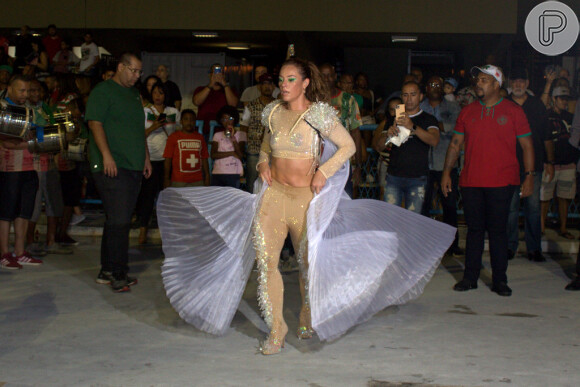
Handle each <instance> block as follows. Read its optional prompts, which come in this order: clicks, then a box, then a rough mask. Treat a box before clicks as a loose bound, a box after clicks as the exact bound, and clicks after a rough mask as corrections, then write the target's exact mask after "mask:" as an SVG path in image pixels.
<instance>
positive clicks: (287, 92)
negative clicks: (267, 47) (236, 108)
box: [253, 58, 355, 355]
mask: <svg viewBox="0 0 580 387" xmlns="http://www.w3.org/2000/svg"><path fill="white" fill-rule="evenodd" d="M278 86H279V87H280V97H281V101H275V102H272V103H271V104H270V105H268V106H267V107H266V108H265V109H264V113H263V123H264V126H266V127H267V128H268V130H267V132H266V133H265V135H264V140H263V142H262V148H261V150H260V159H259V161H258V165H257V170H258V172H259V175H260V177H261V179H262V181H263V182H265V183H266V184H268V188H267V189H266V191H265V193H264V196H263V198H262V201H261V203H260V206H259V210H258V214H257V215H256V218H255V219H254V226H253V231H254V249H255V250H256V261H257V265H258V271H259V277H258V282H259V286H258V301H259V304H260V308H261V309H262V313H263V315H264V319H265V320H266V323H267V324H268V327H269V328H270V334H269V336H268V338H267V340H266V341H265V342H264V343H263V344H262V346H261V351H262V353H263V354H265V355H269V354H273V353H277V352H280V349H281V347H283V346H284V338H285V336H286V333H287V332H288V327H287V325H286V323H285V322H284V317H283V315H282V304H283V299H284V284H283V281H282V276H281V275H280V272H279V270H278V260H279V257H280V252H281V250H282V247H283V244H284V240H285V238H286V236H287V234H288V233H290V237H291V239H292V243H293V244H294V250H295V251H296V252H297V254H298V256H297V259H298V263H299V266H300V276H299V279H300V290H301V296H302V308H301V310H300V327H299V328H298V332H297V335H298V338H300V339H309V338H311V337H312V334H313V330H312V325H311V319H310V307H309V303H308V295H307V289H308V286H307V282H308V278H307V272H308V259H307V251H306V250H307V249H306V243H305V238H306V232H305V231H306V214H307V210H308V205H309V203H310V201H311V200H312V198H313V196H314V194H318V193H320V191H321V189H322V188H323V187H324V185H325V183H326V180H327V178H329V177H330V176H332V175H333V174H334V173H335V172H336V171H337V170H338V169H339V168H340V167H341V166H342V165H344V163H345V162H346V161H347V160H348V159H349V158H350V156H352V155H353V154H354V152H355V145H354V142H353V140H352V138H351V136H350V135H349V133H348V132H347V131H346V129H345V128H344V127H343V126H342V125H341V124H340V123H339V121H338V120H336V114H334V110H333V108H332V107H331V106H329V105H327V104H320V102H322V101H326V100H327V99H328V90H327V89H326V86H325V83H324V82H323V81H322V79H321V76H320V73H319V71H318V69H317V67H316V66H315V65H314V64H313V63H311V62H305V61H302V60H300V59H295V58H292V59H289V60H288V61H286V62H284V64H283V65H282V68H281V69H280V78H279V85H278ZM317 102H318V104H317V105H318V106H316V107H317V109H316V111H317V112H319V113H318V115H319V116H318V117H314V116H313V110H311V107H312V106H313V105H314V104H316V103H317ZM321 114H322V115H325V114H326V115H327V116H326V117H325V116H320V115H321ZM311 116H313V117H311ZM311 121H316V122H315V123H313V122H311ZM321 124H322V125H321ZM317 126H318V127H317ZM319 136H322V137H323V138H325V139H328V140H330V141H332V142H333V143H334V144H335V145H336V146H337V148H338V149H337V151H336V153H335V154H334V155H333V156H332V157H331V158H330V159H329V160H327V161H326V162H325V163H324V164H322V165H320V166H318V162H319V157H320V141H321V138H320V137H319Z"/></svg>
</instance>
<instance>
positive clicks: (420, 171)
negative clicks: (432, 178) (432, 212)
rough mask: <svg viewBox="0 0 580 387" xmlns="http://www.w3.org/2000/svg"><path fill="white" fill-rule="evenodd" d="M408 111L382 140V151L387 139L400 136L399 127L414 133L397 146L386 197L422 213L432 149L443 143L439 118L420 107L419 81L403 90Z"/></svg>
mask: <svg viewBox="0 0 580 387" xmlns="http://www.w3.org/2000/svg"><path fill="white" fill-rule="evenodd" d="M401 97H402V100H403V103H404V104H405V106H404V107H405V110H404V111H402V112H401V113H400V114H399V113H397V117H396V118H395V122H394V123H393V126H391V127H390V128H389V129H388V130H387V132H386V133H384V134H383V136H382V139H381V140H380V141H381V142H380V143H381V144H384V145H383V146H382V149H378V150H379V151H382V150H383V149H384V147H385V146H386V140H387V138H389V137H394V136H397V135H398V134H399V131H400V129H399V127H404V128H407V129H409V130H410V132H411V133H410V134H409V138H408V139H407V140H406V141H405V142H404V143H402V144H401V145H400V146H393V148H392V149H391V159H390V162H389V168H388V170H387V184H386V186H385V198H386V201H387V203H391V204H395V205H397V206H401V205H402V203H403V201H404V202H405V208H406V209H408V210H409V211H413V212H416V213H417V214H420V213H421V208H422V206H423V200H424V199H425V186H426V185H427V178H428V176H429V149H430V148H431V147H434V146H437V144H438V143H439V126H438V124H437V119H436V118H435V117H433V116H432V115H431V114H428V113H425V112H424V111H423V110H421V108H420V105H419V104H420V103H421V100H422V99H423V93H421V88H420V86H419V84H418V83H417V82H415V81H407V82H405V83H404V84H403V87H402V89H401Z"/></svg>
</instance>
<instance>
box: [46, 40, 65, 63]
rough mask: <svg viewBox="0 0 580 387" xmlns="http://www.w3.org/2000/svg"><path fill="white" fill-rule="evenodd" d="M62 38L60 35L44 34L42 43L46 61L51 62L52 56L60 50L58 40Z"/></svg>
mask: <svg viewBox="0 0 580 387" xmlns="http://www.w3.org/2000/svg"><path fill="white" fill-rule="evenodd" d="M61 41H62V39H61V38H60V36H58V35H57V36H54V37H52V36H45V37H44V38H43V39H42V44H44V48H46V55H47V56H48V61H49V62H50V63H52V58H54V56H55V55H56V53H57V52H59V51H60V42H61Z"/></svg>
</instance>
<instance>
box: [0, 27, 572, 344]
mask: <svg viewBox="0 0 580 387" xmlns="http://www.w3.org/2000/svg"><path fill="white" fill-rule="evenodd" d="M83 39H84V43H83V45H82V47H81V52H82V57H81V58H77V57H76V56H75V55H74V53H72V51H71V50H70V47H71V45H70V42H69V41H68V40H66V39H61V38H60V37H59V35H58V34H57V29H56V27H55V26H54V25H51V26H49V27H48V29H47V34H46V36H45V37H44V38H42V39H40V38H36V37H33V36H31V34H30V32H29V28H28V27H27V26H24V27H23V28H22V31H21V34H20V35H19V36H18V38H17V39H16V41H15V46H16V56H15V57H14V58H12V57H10V56H8V55H7V47H8V46H7V44H8V43H6V42H7V41H6V39H0V98H1V100H2V104H5V105H16V106H22V107H28V108H30V109H32V110H33V111H34V124H35V125H38V126H42V127H44V126H47V125H54V124H55V123H56V121H55V114H58V113H62V112H67V113H69V114H70V115H71V117H73V119H74V120H75V122H76V127H77V133H76V135H78V136H79V137H81V138H85V139H87V140H88V160H86V161H84V162H75V161H71V160H68V159H67V158H66V157H64V155H63V154H62V153H61V154H48V153H40V154H36V153H31V152H30V151H29V150H28V143H27V142H26V141H25V140H19V139H14V138H12V139H10V138H6V137H2V139H1V147H0V199H1V200H0V248H1V253H2V256H1V261H0V262H1V265H2V267H3V268H5V269H21V268H22V265H40V264H42V262H43V261H42V259H41V257H42V256H44V255H46V254H72V253H73V250H72V248H71V246H74V245H76V244H77V241H75V240H74V239H73V238H72V237H71V236H70V235H69V234H68V229H69V226H70V225H73V224H76V223H79V222H81V221H82V220H83V215H82V209H81V207H80V201H81V198H82V196H83V192H85V195H86V192H87V191H90V190H91V189H93V190H95V189H96V192H97V193H98V195H99V197H100V199H101V201H102V205H103V209H104V211H105V214H106V222H105V226H104V231H103V237H102V244H101V270H100V272H99V273H98V275H97V279H96V281H97V282H98V283H100V284H108V285H110V286H111V288H112V289H113V290H114V291H115V292H126V291H129V290H130V287H131V286H133V285H135V284H137V279H136V278H133V277H130V276H129V275H128V273H129V262H128V246H129V232H130V228H131V226H132V223H133V222H136V223H137V224H138V226H139V228H140V234H139V240H138V243H139V244H145V243H147V240H148V229H149V225H150V224H151V219H152V217H153V216H154V213H155V211H154V209H155V203H156V201H157V198H158V196H159V194H160V192H161V191H163V190H164V189H165V188H168V187H173V188H177V189H179V188H186V187H200V186H215V187H232V188H236V189H240V188H241V187H242V183H243V182H245V189H246V190H247V191H248V192H249V193H254V194H260V191H259V190H260V189H261V187H263V183H264V182H265V183H267V184H268V186H271V187H274V188H275V189H276V190H277V191H276V192H273V193H270V194H268V195H270V196H271V197H270V196H267V195H266V196H265V197H266V198H269V199H268V200H267V201H266V202H265V203H263V204H262V206H263V208H262V207H260V208H262V209H260V210H259V212H258V215H259V216H258V215H257V216H258V217H257V218H256V219H258V221H256V222H255V225H254V227H257V229H254V231H253V232H254V233H256V232H259V233H261V235H265V237H264V238H266V239H267V240H269V241H270V240H271V241H272V242H271V243H272V246H275V247H274V248H272V249H271V251H270V250H268V251H266V250H264V249H266V248H267V249H270V245H269V244H268V245H264V246H265V247H264V246H261V247H260V246H258V245H256V251H257V252H261V253H262V255H261V256H259V257H258V265H259V266H260V265H261V266H262V270H263V272H264V273H265V274H264V275H263V276H262V277H261V279H260V281H261V282H260V286H261V289H262V290H261V291H262V293H261V295H260V297H261V298H260V301H261V307H262V309H263V311H264V312H265V315H266V316H267V321H268V319H269V325H270V326H271V329H272V332H271V335H270V336H269V339H268V340H267V341H266V343H265V344H264V348H263V351H264V353H275V352H278V351H279V350H280V347H281V346H283V336H285V334H286V331H287V327H286V326H285V324H284V321H283V319H282V317H281V315H280V310H279V308H281V301H279V302H278V303H276V302H274V301H272V300H273V299H277V300H278V299H280V297H281V294H280V292H278V291H277V290H275V291H274V293H272V292H271V293H269V294H267V293H266V291H265V290H264V288H265V287H266V286H267V283H270V285H269V286H270V290H272V289H278V290H279V289H280V287H282V285H281V284H278V283H277V281H278V280H279V277H278V274H277V269H274V268H273V267H270V266H272V265H274V266H276V267H277V266H278V259H277V258H276V259H271V256H272V255H279V250H281V249H282V245H283V243H284V238H285V237H286V234H287V233H288V232H290V234H291V235H292V242H293V245H294V246H293V247H294V250H295V251H296V252H295V253H296V256H297V257H299V256H300V257H301V258H299V261H298V264H299V265H300V266H301V272H303V271H304V270H306V269H305V266H306V267H307V262H306V260H305V258H304V257H305V256H304V252H303V251H302V252H300V251H298V250H300V249H301V247H300V243H299V241H300V240H301V238H302V234H303V233H304V232H305V227H306V220H305V218H304V216H305V213H304V211H303V210H304V208H306V207H307V206H308V203H311V201H312V200H313V195H314V193H316V194H318V193H320V192H321V189H322V188H323V187H324V186H325V183H326V181H327V179H331V178H332V176H333V175H334V174H335V173H337V171H338V170H339V169H340V168H341V166H342V165H344V163H345V162H346V161H347V160H348V159H350V162H351V164H350V168H349V169H348V170H347V171H346V178H345V184H344V186H343V187H341V189H342V188H344V191H345V192H346V193H347V194H348V196H350V197H351V198H356V197H357V196H358V186H359V185H360V184H361V183H362V182H363V181H364V180H365V179H366V180H367V181H368V178H367V177H365V171H364V165H365V163H367V164H368V160H369V157H370V156H369V152H368V151H367V149H371V148H372V149H373V150H374V151H376V152H377V154H378V159H377V161H376V166H373V167H372V168H373V169H374V168H376V170H377V175H376V177H375V179H376V180H378V181H377V185H378V186H379V187H380V199H381V200H382V201H385V202H387V203H390V204H393V205H396V206H401V207H404V208H406V209H407V210H409V211H412V212H415V213H417V214H422V215H425V216H427V217H429V216H430V214H431V211H432V209H433V205H434V203H441V207H442V210H443V222H444V223H446V224H448V225H449V226H452V227H455V228H457V224H458V219H457V218H458V216H457V211H458V207H457V205H458V198H459V194H460V193H461V197H462V205H463V210H464V214H465V221H466V224H467V229H468V233H467V241H466V249H465V250H463V249H462V248H460V246H459V234H458V232H456V231H455V233H454V235H455V237H454V240H453V242H452V243H451V245H450V246H448V248H447V251H446V254H449V255H455V256H463V255H465V271H464V277H463V279H462V280H461V281H460V282H458V283H457V284H456V285H455V286H454V290H456V291H467V290H471V289H476V288H477V281H478V278H479V273H480V270H481V255H482V251H483V243H484V236H485V233H486V232H487V233H488V235H489V241H490V255H491V264H492V279H493V286H492V291H494V292H496V293H497V294H499V295H501V296H509V295H511V293H512V290H511V289H510V288H509V287H508V285H507V274H506V272H507V266H508V261H509V260H510V259H513V258H514V257H515V256H516V254H517V249H518V244H519V243H518V239H519V224H518V223H519V214H520V204H522V205H523V214H524V224H525V229H524V231H525V244H526V249H527V251H526V256H527V258H528V259H529V260H530V261H533V262H543V261H545V260H546V258H545V257H544V255H543V254H542V247H541V238H542V234H543V233H544V230H545V229H546V227H547V226H546V223H547V222H548V219H547V214H548V211H549V206H550V203H551V202H552V199H554V198H555V199H556V200H555V202H556V203H557V206H558V214H559V230H558V234H559V235H560V236H561V237H563V238H566V239H574V238H575V236H574V235H573V234H572V233H571V232H570V231H569V229H568V227H567V224H568V223H567V214H568V206H569V204H570V201H571V200H573V199H574V198H575V196H576V180H577V171H578V170H579V168H578V165H579V164H578V161H579V157H580V151H579V149H580V113H579V110H580V104H576V103H575V101H576V99H577V97H578V95H577V91H575V90H573V88H572V87H571V85H570V81H569V74H568V73H567V71H566V70H564V69H559V68H553V67H552V68H549V69H547V72H546V84H545V88H544V89H543V90H542V92H541V95H540V96H539V97H538V96H536V95H535V94H534V92H533V91H532V90H530V89H529V85H530V77H529V74H528V71H527V69H526V68H525V67H521V66H515V67H513V68H512V70H511V71H510V73H509V76H507V77H506V76H504V73H503V70H502V69H501V68H500V67H499V66H496V65H493V64H486V65H485V66H480V67H474V68H472V69H471V70H470V71H469V72H468V73H469V75H470V76H468V77H467V79H468V82H467V84H466V85H465V87H463V88H459V86H460V82H459V81H460V80H458V79H455V78H453V77H450V76H449V74H432V73H430V74H428V75H429V77H428V78H427V81H426V82H424V81H423V80H424V78H423V71H422V70H421V69H420V68H417V67H415V68H413V69H412V71H411V72H410V73H409V74H406V75H405V76H404V77H402V80H401V86H400V87H397V90H395V91H393V92H392V93H391V94H390V95H388V96H387V97H386V98H380V97H379V96H378V95H377V94H375V92H373V91H372V90H371V88H370V87H369V78H368V76H367V75H366V74H364V73H358V74H356V75H352V74H348V73H341V74H337V72H336V70H335V67H334V66H333V65H332V64H331V63H322V64H320V65H318V66H315V67H314V68H310V67H309V66H311V65H312V64H311V63H310V62H302V61H299V60H297V59H290V61H289V62H285V65H284V66H282V69H281V70H280V72H279V74H274V73H273V72H272V71H270V69H268V67H267V66H265V65H260V64H258V65H256V66H255V69H254V70H255V85H253V86H251V87H249V88H247V89H246V90H244V91H243V93H242V94H241V97H238V93H237V92H236V90H234V88H233V87H232V86H231V85H230V84H229V83H228V79H227V73H226V71H225V68H224V66H223V65H222V64H217V63H216V64H213V65H211V66H210V67H209V69H208V81H207V84H204V85H200V86H198V87H197V88H195V91H194V93H193V98H192V102H193V104H194V106H195V107H196V109H195V111H194V110H192V109H184V110H182V109H181V106H182V94H181V91H180V89H179V87H178V85H176V84H175V83H174V82H172V81H171V80H170V79H169V76H170V68H169V67H168V66H167V65H163V64H161V65H159V66H158V67H157V68H156V71H155V74H151V75H148V76H147V77H143V70H142V69H143V66H142V63H141V60H140V59H139V57H138V56H137V55H135V54H131V53H125V54H123V55H121V56H120V57H119V59H118V61H117V62H116V63H115V65H114V66H113V67H103V66H100V65H99V51H98V47H97V45H96V44H95V43H94V42H93V40H92V34H91V33H89V32H87V33H86V34H85V35H84V36H83ZM306 80H307V81H306ZM314 82H318V84H314ZM277 85H278V86H280V88H278V87H277ZM297 85H300V86H297ZM282 86H284V87H282ZM297 87H299V88H297ZM309 93H310V94H309ZM295 94H296V95H295ZM320 101H324V102H327V103H328V104H329V106H332V107H333V108H334V110H333V111H334V112H336V123H337V125H338V124H339V126H337V127H340V128H341V129H340V130H339V129H336V130H334V131H333V133H334V134H331V133H330V132H324V130H323V129H324V128H322V129H321V130H319V129H318V128H316V125H315V124H316V123H317V122H325V117H326V116H329V114H330V113H328V112H326V111H324V109H322V110H321V111H323V113H320V115H323V116H324V117H321V116H320V115H319V116H315V115H314V113H313V112H312V111H311V110H310V106H311V105H315V104H316V103H317V102H320ZM280 102H283V104H280ZM278 106H284V107H283V108H280V109H279V110H277V111H276V109H277V107H278ZM296 112H298V113H299V114H297V113H296ZM307 112H308V114H307ZM198 121H202V122H203V124H202V125H201V127H198ZM211 121H216V122H217V127H216V129H215V130H213V131H211V130H210V122H211ZM298 122H300V125H299V128H298V129H297V130H296V131H294V129H295V127H296V126H297V125H298V124H297V123H298ZM288 123H294V126H292V125H289V124H288ZM288 125H289V128H286V126H288ZM333 125H334V124H333ZM363 125H375V127H376V129H375V130H374V131H369V130H364V131H363V130H361V128H362V127H363ZM290 127H291V128H290ZM274 128H284V131H286V129H288V133H286V132H284V131H282V132H279V131H278V132H277V130H278V129H274ZM310 128H313V129H314V130H315V132H312V133H315V134H317V136H316V135H312V133H311V129H310ZM210 134H211V136H212V137H211V138H210ZM308 136H310V137H312V138H310V137H308ZM306 137H308V138H309V139H308V141H306V140H305V138H306ZM325 141H328V142H330V143H331V144H334V145H335V146H336V147H337V148H338V149H337V150H336V153H335V156H333V157H335V159H330V160H326V163H321V162H320V157H321V156H322V154H323V150H324V147H325V146H329V144H328V143H326V144H325ZM338 155H339V156H338ZM312 160H314V161H312ZM333 160H334V161H337V160H338V161H340V162H338V161H337V163H336V164H334V163H333ZM347 165H348V164H347ZM366 172H368V171H366ZM332 181H335V180H332ZM277 184H281V186H278V185H277ZM288 186H290V187H292V189H291V190H288ZM91 187H94V188H91ZM304 187H308V189H307V190H303V189H302V188H304ZM460 187H461V189H460ZM274 188H272V189H274ZM228 192H229V191H228ZM262 194H263V192H262ZM276 195H281V196H280V198H278V196H276ZM287 197H291V198H293V199H292V200H290V202H291V203H290V202H289V204H288V205H289V206H290V204H291V205H298V207H296V208H295V209H292V210H289V211H290V212H289V213H285V215H284V216H286V217H290V218H292V219H290V218H289V220H285V221H284V223H285V224H284V226H280V225H272V226H271V227H267V230H266V228H264V227H262V228H260V224H262V223H264V224H266V223H267V222H269V221H271V219H270V217H271V216H270V215H269V217H267V218H263V217H262V216H263V215H264V212H263V211H266V210H264V208H266V207H267V208H268V211H267V212H268V213H272V212H276V211H279V210H280V207H279V206H278V203H279V202H281V201H284V200H286V199H285V198H287ZM436 197H437V198H438V199H436ZM300 198H303V199H304V200H302V199H300ZM300 200H302V201H300ZM268 206H271V207H272V208H270V207H268ZM43 208H44V211H45V212H46V217H47V232H46V237H45V238H42V239H43V240H44V243H40V242H39V238H38V235H37V233H36V232H35V226H36V223H37V221H38V219H39V216H40V213H41V211H42V209H43ZM288 208H290V207H288ZM292 208H293V207H292ZM260 211H262V212H260ZM292 211H294V212H295V213H296V214H298V215H292V214H294V212H292ZM298 218H300V222H298V221H297V220H296V219H298ZM134 219H136V221H135V220H134ZM413 219H415V218H413ZM297 222H298V223H297ZM11 223H13V224H14V234H15V238H14V246H13V247H12V248H11V247H10V243H9V241H10V238H9V232H10V224H11ZM290 223H291V224H290ZM278 228H279V229H280V230H282V229H284V230H283V231H284V232H282V231H280V232H278V231H276V230H278ZM271 233H273V234H272V235H270V234H271ZM164 243H165V241H164ZM268 243H270V242H268ZM579 257H580V253H579ZM578 265H579V266H578V274H579V277H578V278H576V279H575V280H574V281H572V282H571V283H570V284H569V285H568V286H567V287H566V289H568V290H580V263H579V264H578ZM300 278H301V281H303V280H304V281H305V279H304V278H303V276H302V275H301V276H300ZM278 282H279V281H278ZM272 283H274V284H275V285H272ZM301 285H302V288H303V307H302V310H301V331H300V332H299V333H298V334H299V336H301V337H303V338H308V337H309V336H311V335H312V326H311V324H310V316H309V313H310V312H309V308H310V306H309V304H308V298H307V297H306V296H305V293H304V292H305V291H304V288H306V289H307V286H306V285H305V284H303V283H301ZM272 286H273V287H272ZM273 302H274V303H273ZM282 331H283V332H284V333H283V334H281V333H280V332H282Z"/></svg>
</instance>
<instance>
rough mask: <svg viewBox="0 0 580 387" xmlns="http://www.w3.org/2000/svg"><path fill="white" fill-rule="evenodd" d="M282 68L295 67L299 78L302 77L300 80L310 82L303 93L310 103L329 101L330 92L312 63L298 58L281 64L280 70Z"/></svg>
mask: <svg viewBox="0 0 580 387" xmlns="http://www.w3.org/2000/svg"><path fill="white" fill-rule="evenodd" d="M284 66H294V67H296V68H297V69H298V72H299V73H300V76H302V79H309V80H310V83H309V84H308V86H306V92H305V93H304V94H305V96H306V98H307V99H308V100H309V101H310V102H317V101H321V102H328V101H330V90H329V89H328V86H327V85H326V83H325V82H324V81H323V80H322V75H320V71H319V70H318V67H316V65H315V64H314V63H312V62H310V61H306V60H303V59H300V58H290V59H288V60H286V61H285V62H284V63H282V66H281V67H280V68H282V67H284Z"/></svg>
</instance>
